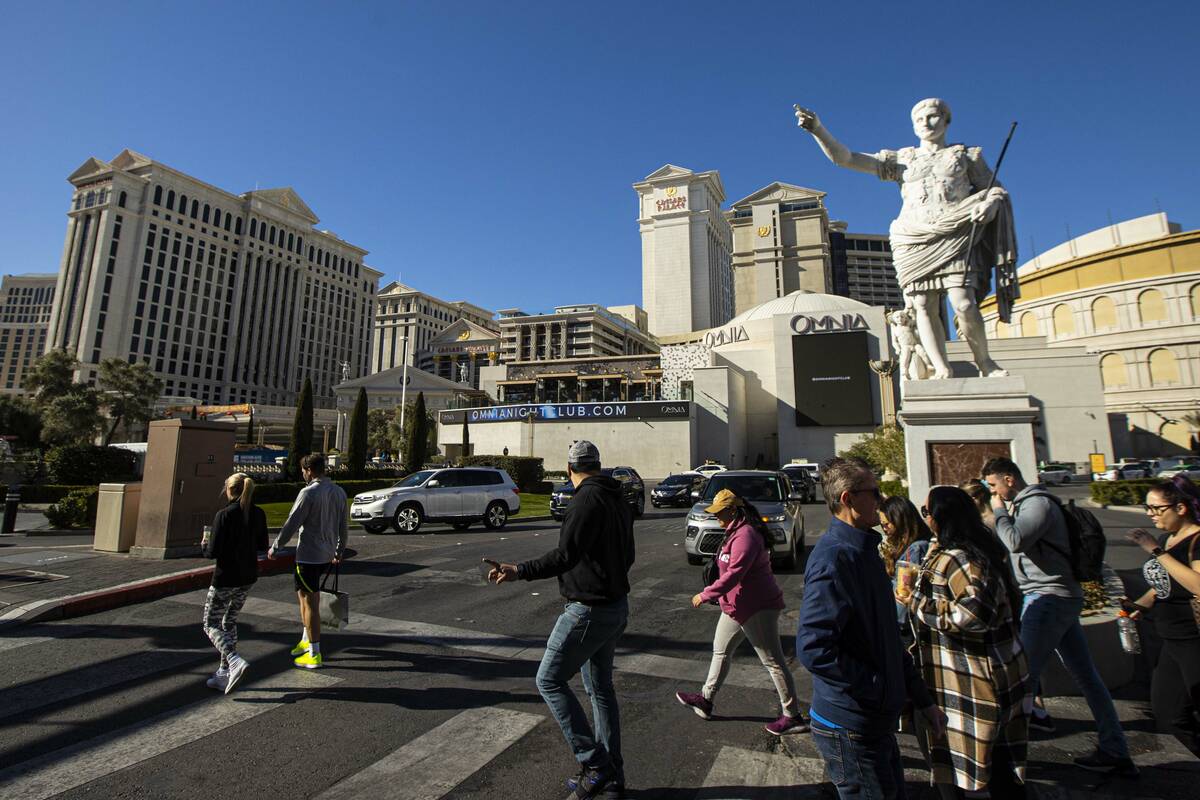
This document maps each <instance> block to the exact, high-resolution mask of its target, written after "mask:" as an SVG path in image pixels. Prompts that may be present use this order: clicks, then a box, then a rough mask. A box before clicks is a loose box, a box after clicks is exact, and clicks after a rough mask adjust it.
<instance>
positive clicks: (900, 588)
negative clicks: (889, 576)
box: [896, 561, 920, 599]
mask: <svg viewBox="0 0 1200 800" xmlns="http://www.w3.org/2000/svg"><path fill="white" fill-rule="evenodd" d="M919 569H920V567H919V566H918V565H916V564H914V563H912V562H911V561H897V562H896V595H897V596H898V597H903V598H905V599H907V598H909V597H911V596H912V592H913V587H914V586H916V584H917V572H918V570H919Z"/></svg>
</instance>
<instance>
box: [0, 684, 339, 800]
mask: <svg viewBox="0 0 1200 800" xmlns="http://www.w3.org/2000/svg"><path fill="white" fill-rule="evenodd" d="M340 681H341V679H340V678H334V677H331V676H329V675H322V674H320V673H316V672H301V671H300V670H289V671H287V672H282V673H278V674H275V675H271V676H270V677H267V678H265V679H263V680H261V681H258V682H256V683H254V684H252V685H251V686H248V687H247V688H246V689H239V690H238V692H237V693H236V694H233V695H230V696H229V697H223V696H216V697H212V698H210V699H208V700H204V701H201V702H199V703H194V704H192V705H190V706H185V707H184V708H182V709H175V710H172V711H168V712H166V713H165V714H160V715H158V716H156V717H151V718H150V719H147V720H144V721H142V722H140V723H138V724H136V725H133V726H130V727H128V728H123V729H120V730H117V731H114V732H112V733H111V734H107V735H104V736H98V737H96V738H94V739H89V740H87V741H84V742H80V743H79V744H74V745H71V746H69V747H64V748H62V749H61V750H56V751H54V752H52V753H47V754H45V755H43V756H39V757H38V758H34V759H30V760H29V761H26V762H23V763H21V764H18V765H16V766H13V767H9V768H8V769H5V770H0V796H3V797H20V798H22V800H42V798H47V797H52V796H53V795H56V794H59V793H60V792H65V791H67V790H68V789H73V788H75V787H76V786H82V785H83V784H85V783H89V782H91V781H94V780H96V779H97V778H102V777H104V776H105V775H110V774H112V773H114V772H117V771H118V770H122V769H126V768H127V767H132V766H134V765H135V764H140V763H141V762H143V761H146V760H147V759H150V758H153V757H155V756H158V755H162V754H163V753H166V752H168V751H170V750H174V749H175V748H177V747H182V746H183V745H185V744H190V743H192V742H194V741H197V740H198V739H202V738H204V737H205V736H208V735H210V734H213V733H217V732H218V731H221V730H224V729H225V728H228V727H230V726H232V725H236V724H238V723H239V722H244V721H246V720H248V719H251V718H253V717H256V716H258V715H259V714H265V713H266V712H268V711H271V710H272V709H274V708H277V707H278V706H280V705H282V704H283V702H284V700H285V699H288V695H289V693H295V692H313V691H319V690H321V689H325V688H328V687H329V686H332V685H333V684H335V683H339V682H340Z"/></svg>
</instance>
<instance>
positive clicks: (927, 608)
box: [909, 486, 1031, 797]
mask: <svg viewBox="0 0 1200 800" xmlns="http://www.w3.org/2000/svg"><path fill="white" fill-rule="evenodd" d="M921 515H922V516H923V517H924V518H925V520H926V522H927V523H928V524H929V527H930V529H931V530H932V531H933V533H934V535H935V536H937V541H938V549H937V550H936V551H934V552H932V553H930V554H929V557H928V558H927V559H926V560H925V563H924V564H923V565H922V568H921V574H920V576H919V578H918V580H917V586H916V588H915V591H914V592H913V594H912V597H911V598H910V600H909V610H910V611H911V612H912V620H913V628H914V634H915V636H916V645H915V647H914V653H913V657H914V660H915V661H916V663H917V667H918V669H919V670H920V671H921V674H922V677H923V678H924V679H925V685H926V686H928V687H929V690H930V691H931V692H932V693H933V696H934V700H935V701H936V702H937V704H938V706H939V707H940V708H941V709H942V710H943V711H944V712H945V713H946V715H947V716H948V717H949V720H950V721H949V725H948V726H947V733H946V738H945V739H944V740H941V741H933V742H923V744H925V745H927V746H928V753H929V760H930V770H931V773H932V781H933V783H934V784H937V785H938V788H939V790H940V791H941V792H942V794H943V796H953V795H954V788H953V787H958V788H959V789H961V790H963V791H964V792H966V793H967V796H968V797H972V796H985V797H986V796H988V794H989V793H993V794H994V796H996V797H1014V796H1023V795H1024V791H1023V789H1022V788H1021V787H1020V784H1022V783H1023V782H1024V776H1025V756H1026V749H1027V740H1028V716H1027V715H1028V713H1029V702H1030V699H1031V695H1030V688H1031V687H1029V686H1028V678H1029V670H1028V666H1027V664H1026V661H1025V653H1024V651H1023V650H1022V648H1021V639H1020V637H1019V636H1018V629H1017V621H1018V620H1019V618H1020V617H1019V613H1020V612H1019V609H1020V608H1021V593H1020V590H1019V589H1018V588H1017V584H1016V580H1015V579H1014V578H1013V576H1012V570H1011V569H1010V567H1009V566H1008V563H1007V560H1006V556H1005V551H1004V549H1003V547H1002V546H1001V544H1000V542H999V541H998V540H997V539H996V536H995V534H994V533H992V532H991V531H989V530H988V529H987V528H986V527H985V526H984V525H983V523H982V521H981V519H980V517H979V512H978V511H976V510H975V504H974V503H973V502H972V501H971V498H970V497H969V496H968V495H967V493H966V492H964V491H963V490H962V489H959V488H957V487H953V486H938V487H935V488H934V489H933V490H931V491H930V493H929V499H928V501H927V502H926V505H925V507H923V508H922V509H921ZM918 735H921V736H924V733H923V732H918Z"/></svg>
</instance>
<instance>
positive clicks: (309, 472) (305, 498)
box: [267, 453, 349, 669]
mask: <svg viewBox="0 0 1200 800" xmlns="http://www.w3.org/2000/svg"><path fill="white" fill-rule="evenodd" d="M300 472H301V474H302V475H303V476H304V480H305V482H306V483H307V485H306V486H305V487H304V488H303V489H301V490H300V494H299V495H297V496H296V502H295V503H294V504H293V505H292V510H291V512H290V513H289V514H288V518H287V522H285V523H283V527H282V528H280V529H279V535H278V536H276V537H275V541H274V542H273V543H272V544H271V549H270V550H269V551H267V558H274V557H275V553H276V551H277V550H278V549H279V548H281V547H283V546H284V545H286V544H287V543H288V542H289V541H291V538H292V536H293V535H296V534H299V537H300V538H299V541H297V542H296V571H295V575H294V576H293V577H294V579H295V584H296V598H297V599H298V600H299V602H300V621H301V622H302V623H303V624H304V633H303V634H302V635H301V637H300V643H299V644H298V645H296V646H295V647H293V648H292V655H293V656H296V659H295V661H294V662H293V663H294V664H295V665H296V666H297V667H301V668H302V669H319V668H320V667H321V665H322V664H323V663H324V659H323V658H322V656H321V576H322V575H324V574H325V573H326V572H327V571H328V570H329V568H330V567H331V566H337V565H338V564H340V563H341V560H342V552H343V551H344V550H345V549H346V541H347V537H348V534H349V520H348V519H347V517H346V493H345V492H343V491H342V488H341V487H340V486H338V485H337V484H336V483H334V482H333V481H331V480H329V478H327V477H326V476H325V456H323V455H319V454H316V453H309V454H308V455H306V456H305V457H304V458H302V459H300Z"/></svg>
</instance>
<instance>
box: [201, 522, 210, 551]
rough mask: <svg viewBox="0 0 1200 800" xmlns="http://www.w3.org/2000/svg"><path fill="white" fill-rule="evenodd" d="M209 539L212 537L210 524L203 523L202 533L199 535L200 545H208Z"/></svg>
mask: <svg viewBox="0 0 1200 800" xmlns="http://www.w3.org/2000/svg"><path fill="white" fill-rule="evenodd" d="M210 539H212V525H205V526H204V533H203V534H201V535H200V546H201V547H208V542H209V540H210Z"/></svg>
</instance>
